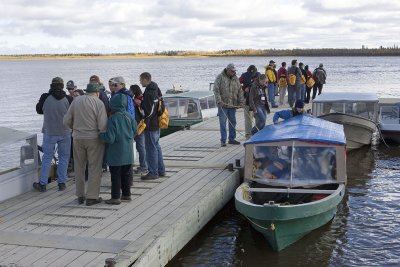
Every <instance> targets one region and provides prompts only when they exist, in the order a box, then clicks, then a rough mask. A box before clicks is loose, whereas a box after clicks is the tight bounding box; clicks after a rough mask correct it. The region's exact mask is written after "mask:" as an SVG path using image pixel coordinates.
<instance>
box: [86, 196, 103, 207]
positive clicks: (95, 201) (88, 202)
mask: <svg viewBox="0 0 400 267" xmlns="http://www.w3.org/2000/svg"><path fill="white" fill-rule="evenodd" d="M102 200H103V199H102V198H101V197H99V198H98V199H86V206H92V205H95V204H99V203H101V201H102Z"/></svg>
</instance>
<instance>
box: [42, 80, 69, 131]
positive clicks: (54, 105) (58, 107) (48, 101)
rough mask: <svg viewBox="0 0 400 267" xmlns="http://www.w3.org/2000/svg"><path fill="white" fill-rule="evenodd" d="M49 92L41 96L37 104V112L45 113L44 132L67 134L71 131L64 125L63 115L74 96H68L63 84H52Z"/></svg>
mask: <svg viewBox="0 0 400 267" xmlns="http://www.w3.org/2000/svg"><path fill="white" fill-rule="evenodd" d="M50 87H51V89H50V90H49V92H48V93H44V94H42V95H41V96H40V99H39V102H38V103H37V104H36V112H37V113H38V114H43V115H44V118H43V127H42V133H44V134H48V135H67V134H69V133H70V132H71V131H70V130H69V129H68V128H67V127H65V126H64V125H63V117H64V115H65V114H66V113H67V111H68V108H69V106H70V104H71V102H72V97H70V96H67V95H66V93H65V92H64V91H63V89H62V86H59V85H58V84H51V85H50Z"/></svg>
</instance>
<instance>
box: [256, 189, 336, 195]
mask: <svg viewBox="0 0 400 267" xmlns="http://www.w3.org/2000/svg"><path fill="white" fill-rule="evenodd" d="M248 191H249V192H262V193H295V194H327V195H330V194H332V193H334V192H335V191H336V190H320V189H300V188H287V189H286V188H249V189H248Z"/></svg>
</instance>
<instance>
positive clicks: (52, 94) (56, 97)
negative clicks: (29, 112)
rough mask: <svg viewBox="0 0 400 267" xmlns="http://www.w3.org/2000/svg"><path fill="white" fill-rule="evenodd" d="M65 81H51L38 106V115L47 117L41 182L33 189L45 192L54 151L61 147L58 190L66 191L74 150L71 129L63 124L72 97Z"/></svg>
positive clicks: (58, 79) (44, 131)
mask: <svg viewBox="0 0 400 267" xmlns="http://www.w3.org/2000/svg"><path fill="white" fill-rule="evenodd" d="M63 89H64V81H63V79H62V78H60V77H55V78H53V79H52V80H51V84H50V90H49V92H48V93H44V94H42V95H41V96H40V99H39V102H38V103H37V104H36V112H37V113H38V114H43V117H44V118H43V127H42V133H43V144H42V148H43V158H42V167H41V169H40V175H39V181H38V182H35V183H33V188H34V189H36V190H37V191H39V192H45V191H46V186H47V183H48V174H49V170H50V168H51V161H52V159H53V156H54V148H55V146H56V145H57V147H58V164H57V175H58V178H57V182H58V190H59V191H63V190H65V188H66V186H65V182H66V180H67V167H68V161H69V156H70V151H71V130H70V129H68V128H67V127H65V126H64V125H63V123H62V120H63V117H64V115H65V114H66V113H67V110H68V109H69V107H70V104H71V102H72V97H70V96H69V95H67V94H66V93H65V91H64V90H63Z"/></svg>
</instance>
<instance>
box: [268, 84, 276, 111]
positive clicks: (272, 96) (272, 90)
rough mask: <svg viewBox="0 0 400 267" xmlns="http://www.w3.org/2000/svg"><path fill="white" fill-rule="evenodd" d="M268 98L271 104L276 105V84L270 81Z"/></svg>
mask: <svg viewBox="0 0 400 267" xmlns="http://www.w3.org/2000/svg"><path fill="white" fill-rule="evenodd" d="M268 100H269V102H270V103H271V106H272V107H274V106H276V104H275V84H273V83H269V84H268Z"/></svg>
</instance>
